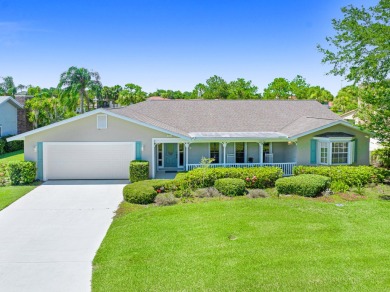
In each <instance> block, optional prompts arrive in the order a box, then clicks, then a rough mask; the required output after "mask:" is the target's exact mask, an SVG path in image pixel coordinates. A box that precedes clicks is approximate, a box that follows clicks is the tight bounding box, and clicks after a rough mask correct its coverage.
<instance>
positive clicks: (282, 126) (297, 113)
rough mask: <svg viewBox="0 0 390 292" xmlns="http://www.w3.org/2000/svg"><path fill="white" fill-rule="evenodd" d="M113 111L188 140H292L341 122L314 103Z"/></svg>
mask: <svg viewBox="0 0 390 292" xmlns="http://www.w3.org/2000/svg"><path fill="white" fill-rule="evenodd" d="M110 111H112V112H113V113H116V114H119V115H123V116H125V117H128V118H132V119H136V120H139V121H141V122H144V123H147V124H150V125H153V126H156V127H160V128H163V129H166V130H169V131H172V132H176V133H178V134H181V135H186V136H189V137H194V135H199V136H210V135H211V136H213V135H214V136H216V135H217V133H220V134H221V135H222V133H224V134H223V135H229V134H226V133H231V135H234V134H232V133H236V134H235V135H239V134H237V133H241V134H244V133H252V134H253V135H254V133H260V134H259V135H267V133H268V134H269V135H279V134H282V135H285V136H288V137H292V136H296V135H298V134H301V133H304V132H307V131H310V130H313V129H316V128H319V127H323V126H326V125H328V124H332V123H335V122H337V121H340V120H342V119H341V118H340V117H339V116H338V115H336V114H334V113H333V112H331V111H330V110H329V109H328V108H327V107H326V106H324V105H321V104H320V103H318V102H317V101H311V100H297V101H291V100H165V101H156V100H154V101H145V102H141V103H138V104H134V105H130V106H128V107H123V108H119V109H110ZM253 135H252V136H253Z"/></svg>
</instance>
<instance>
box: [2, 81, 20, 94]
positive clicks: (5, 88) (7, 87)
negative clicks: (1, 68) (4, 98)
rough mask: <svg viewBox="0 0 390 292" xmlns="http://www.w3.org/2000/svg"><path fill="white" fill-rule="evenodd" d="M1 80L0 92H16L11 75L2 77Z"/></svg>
mask: <svg viewBox="0 0 390 292" xmlns="http://www.w3.org/2000/svg"><path fill="white" fill-rule="evenodd" d="M2 79H3V82H1V83H0V94H1V95H10V96H14V95H15V94H16V92H17V88H16V87H15V83H14V79H13V78H12V77H11V76H6V77H2Z"/></svg>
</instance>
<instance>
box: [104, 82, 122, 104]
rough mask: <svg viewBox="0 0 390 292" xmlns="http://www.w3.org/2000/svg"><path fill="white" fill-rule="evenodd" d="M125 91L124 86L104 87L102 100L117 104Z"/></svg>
mask: <svg viewBox="0 0 390 292" xmlns="http://www.w3.org/2000/svg"><path fill="white" fill-rule="evenodd" d="M122 90H123V88H122V86H120V85H115V86H111V87H110V86H104V87H103V88H102V92H101V94H102V98H103V99H105V100H109V101H113V102H116V101H117V99H118V98H119V93H120V92H121V91H122Z"/></svg>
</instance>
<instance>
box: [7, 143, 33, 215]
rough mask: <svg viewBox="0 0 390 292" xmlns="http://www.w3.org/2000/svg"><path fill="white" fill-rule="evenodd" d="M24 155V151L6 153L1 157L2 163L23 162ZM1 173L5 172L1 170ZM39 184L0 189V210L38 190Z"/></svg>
mask: <svg viewBox="0 0 390 292" xmlns="http://www.w3.org/2000/svg"><path fill="white" fill-rule="evenodd" d="M23 160H24V153H23V150H19V151H15V152H11V153H6V154H3V155H0V163H2V162H4V163H6V162H10V161H23ZM0 171H3V170H1V169H0ZM37 185H38V184H34V185H29V186H6V187H0V210H2V209H4V208H5V207H7V206H9V205H10V204H12V203H13V202H15V201H16V200H17V199H19V198H20V197H23V196H24V195H25V194H27V193H28V192H30V191H31V190H33V189H34V188H36V186H37Z"/></svg>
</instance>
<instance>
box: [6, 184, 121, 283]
mask: <svg viewBox="0 0 390 292" xmlns="http://www.w3.org/2000/svg"><path fill="white" fill-rule="evenodd" d="M125 184H126V181H102V180H100V181H49V182H46V183H44V184H43V185H41V186H39V187H37V188H36V189H34V190H33V191H32V192H30V193H28V194H27V195H25V196H24V197H22V198H21V199H19V200H18V201H16V202H15V203H13V204H12V205H10V206H8V207H7V208H5V209H4V210H3V211H1V212H0V290H1V291H90V289H91V288H90V287H91V286H90V285H91V275H92V260H93V258H94V256H95V253H96V251H97V249H98V248H99V245H100V243H101V242H102V240H103V238H104V236H105V234H106V232H107V230H108V227H109V226H110V224H111V221H112V217H113V216H114V212H115V210H116V209H117V207H118V205H119V203H120V202H121V201H122V189H123V187H124V185H125Z"/></svg>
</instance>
